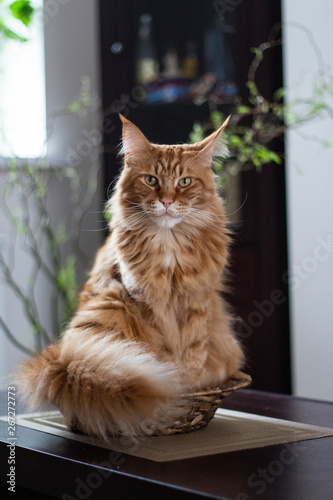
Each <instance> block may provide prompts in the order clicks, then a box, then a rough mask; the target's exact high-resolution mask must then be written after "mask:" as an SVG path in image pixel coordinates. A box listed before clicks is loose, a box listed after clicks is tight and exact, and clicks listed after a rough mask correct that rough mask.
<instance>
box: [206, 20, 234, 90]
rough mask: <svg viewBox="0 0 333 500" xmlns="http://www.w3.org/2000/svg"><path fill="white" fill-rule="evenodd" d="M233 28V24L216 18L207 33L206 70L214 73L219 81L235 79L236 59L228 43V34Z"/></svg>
mask: <svg viewBox="0 0 333 500" xmlns="http://www.w3.org/2000/svg"><path fill="white" fill-rule="evenodd" d="M232 30H233V27H232V26H229V25H226V24H222V23H221V21H220V20H219V19H218V18H216V19H214V21H213V23H212V24H211V26H210V28H209V29H208V30H207V31H206V33H205V40H204V59H205V70H206V72H207V73H214V74H215V76H216V79H217V80H219V81H224V82H225V81H233V80H234V78H235V70H234V61H233V58H232V54H231V50H230V46H229V43H228V35H229V33H232V32H233V31H232Z"/></svg>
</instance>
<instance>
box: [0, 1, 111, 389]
mask: <svg viewBox="0 0 333 500" xmlns="http://www.w3.org/2000/svg"><path fill="white" fill-rule="evenodd" d="M44 19H45V77H46V115H47V119H48V143H47V148H48V158H49V160H50V163H51V164H52V165H61V166H62V167H64V166H66V165H67V166H74V165H75V166H76V168H78V169H80V171H81V172H82V174H83V176H84V178H87V173H88V172H89V170H90V169H91V165H92V164H93V162H95V161H96V151H98V150H99V147H98V144H96V142H97V143H98V139H99V136H98V128H99V127H100V119H101V116H100V115H101V113H100V109H99V108H98V106H97V104H98V101H99V98H100V67H99V61H100V56H99V54H100V48H99V22H98V2H95V1H92V0H61V1H60V0H59V1H57V0H54V1H52V2H49V1H45V2H44ZM82 77H88V80H89V81H90V84H91V92H92V94H93V96H94V97H95V104H96V106H95V107H93V109H90V110H89V111H88V112H87V113H84V114H79V115H73V116H61V117H58V118H56V120H55V121H54V120H53V117H54V115H55V114H58V112H59V111H61V110H63V109H64V108H66V106H69V105H70V104H71V103H72V102H73V100H74V99H75V98H77V97H78V95H79V92H80V85H81V83H80V81H81V79H82ZM27 78H30V79H33V75H32V74H31V75H27ZM22 112H24V109H23V110H22ZM51 124H52V125H53V126H52V129H51ZM4 179H5V172H1V171H0V184H1V182H2V181H3V180H4ZM99 180H101V179H99ZM49 208H50V209H51V211H52V213H54V217H55V218H56V220H57V221H66V222H67V224H68V226H69V229H70V228H71V224H72V218H71V217H72V212H73V208H72V205H71V204H70V200H69V190H68V185H67V186H66V182H62V183H59V182H58V180H57V178H56V176H51V179H50V183H49ZM101 210H102V194H101V185H100V184H99V186H98V187H97V192H96V195H95V199H94V202H93V205H92V206H91V207H90V208H89V209H88V212H87V214H86V216H85V217H84V220H83V227H82V232H81V236H80V244H81V247H82V248H83V250H84V251H85V252H86V253H87V254H88V256H90V260H91V261H92V259H93V257H94V254H95V251H96V249H97V248H98V246H99V245H100V242H101V237H102V232H98V231H96V230H97V229H99V228H101V226H102V224H101V221H102V214H101ZM98 212H99V213H98ZM10 231H11V230H10V227H9V226H8V224H6V223H5V221H4V220H3V218H1V219H0V235H1V236H2V246H4V245H5V247H6V248H5V249H4V251H5V252H6V253H7V255H11V248H12V247H11V245H12V242H11V239H10ZM16 251H17V256H16V266H15V267H16V268H17V269H18V271H17V276H18V279H19V280H22V283H24V282H25V281H26V279H27V275H28V272H27V270H28V268H29V266H30V265H31V262H30V261H31V259H30V260H29V258H27V256H26V254H25V253H24V251H23V250H22V249H21V248H20V246H18V245H16ZM22 270H23V271H22ZM21 271H22V272H21ZM47 286H48V285H47V282H46V281H45V280H42V279H41V280H40V284H38V287H37V288H38V297H37V301H38V303H39V306H40V313H41V315H42V317H43V324H44V326H45V328H46V329H47V328H48V322H49V318H47V317H46V315H45V318H44V310H46V302H47V301H48V300H49V291H48V290H47ZM0 312H1V313H2V314H3V316H4V319H5V320H6V322H7V323H8V325H9V326H10V327H11V329H12V330H13V331H14V332H15V335H16V336H17V337H18V338H19V340H20V341H22V342H24V343H25V345H26V346H29V347H31V346H33V335H32V334H31V332H30V327H29V325H27V323H26V321H25V319H24V317H23V314H22V310H21V308H20V306H19V304H18V303H17V301H16V300H15V297H13V296H12V294H11V293H10V291H8V289H7V288H6V287H4V286H3V287H2V289H1V290H0ZM0 353H1V354H0V361H1V363H0V385H6V383H4V380H3V377H4V376H7V375H8V374H9V373H11V372H14V371H15V365H16V364H17V363H18V361H19V359H20V358H21V357H22V354H21V353H20V351H18V350H17V349H16V348H14V347H13V346H12V344H11V343H10V342H9V341H8V340H7V339H6V338H4V335H3V333H2V332H0Z"/></svg>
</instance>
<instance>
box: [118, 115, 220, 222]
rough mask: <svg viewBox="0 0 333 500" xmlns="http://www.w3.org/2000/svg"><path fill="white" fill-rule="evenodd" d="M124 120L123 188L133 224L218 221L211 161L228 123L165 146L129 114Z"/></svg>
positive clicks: (123, 199)
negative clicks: (191, 140) (201, 137)
mask: <svg viewBox="0 0 333 500" xmlns="http://www.w3.org/2000/svg"><path fill="white" fill-rule="evenodd" d="M123 124H124V130H123V148H124V152H125V168H124V170H123V172H122V175H121V180H120V185H119V188H120V189H121V198H120V199H121V204H122V212H123V216H124V217H125V218H126V219H127V220H126V222H127V223H128V225H130V226H140V225H149V226H152V225H155V226H156V229H158V228H170V229H171V228H173V227H175V226H176V225H178V224H180V223H181V222H182V221H186V224H190V225H194V226H200V225H205V224H206V225H207V223H208V222H213V220H214V202H216V201H217V200H219V198H218V196H217V193H216V189H215V183H214V174H213V171H212V169H211V163H212V157H213V155H214V147H215V149H216V147H217V145H218V146H219V144H218V140H219V137H220V133H221V132H222V129H221V130H220V131H218V132H219V133H218V134H217V133H214V134H213V135H212V137H211V139H210V140H207V139H206V140H205V141H203V142H202V143H198V144H196V145H187V144H184V145H176V146H165V145H162V146H160V145H153V144H150V143H149V142H148V141H147V139H146V138H145V137H144V136H143V134H142V133H141V132H140V130H139V129H138V128H137V127H136V126H135V125H133V124H132V123H131V122H129V121H128V120H125V119H123ZM208 139H209V138H208ZM219 153H220V152H219Z"/></svg>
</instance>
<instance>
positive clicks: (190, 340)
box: [19, 116, 243, 438]
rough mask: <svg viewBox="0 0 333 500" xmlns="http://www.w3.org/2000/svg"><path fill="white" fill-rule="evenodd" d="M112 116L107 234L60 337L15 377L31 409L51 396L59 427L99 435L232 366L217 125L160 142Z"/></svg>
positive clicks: (141, 428)
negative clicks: (119, 133) (119, 136)
mask: <svg viewBox="0 0 333 500" xmlns="http://www.w3.org/2000/svg"><path fill="white" fill-rule="evenodd" d="M120 118H121V120H122V123H123V153H124V156H125V160H124V167H123V169H122V172H121V175H120V177H119V179H118V182H117V184H116V187H115V190H114V194H113V196H112V198H111V202H110V210H111V213H112V220H111V225H110V227H111V234H110V236H109V237H108V239H107V241H106V243H105V245H104V246H103V248H102V249H101V250H100V251H99V252H98V255H97V258H96V262H95V264H94V266H93V269H92V271H91V274H90V278H89V279H88V281H87V283H86V285H85V287H84V289H83V291H82V293H81V296H80V304H79V308H78V311H77V313H76V314H75V316H74V317H73V319H72V321H71V323H70V325H69V327H68V329H67V331H66V332H65V333H64V335H63V336H62V338H61V340H60V342H59V343H58V344H55V345H51V346H49V347H48V348H47V349H46V350H45V351H44V352H42V353H41V354H39V355H37V356H36V357H35V358H34V359H32V360H28V361H26V362H25V363H24V364H23V366H22V369H21V372H20V376H19V377H20V386H21V393H22V394H23V396H24V397H25V398H26V399H27V401H28V403H29V406H30V408H31V407H35V406H40V405H41V404H43V403H52V404H54V405H56V406H58V407H59V409H60V410H61V412H62V413H63V415H64V418H65V421H66V423H67V425H68V426H69V427H72V428H73V427H75V428H78V429H80V430H81V431H82V432H84V433H86V434H92V435H98V436H103V437H104V438H105V437H106V436H107V435H109V434H114V433H117V432H119V431H121V432H122V433H123V434H124V435H131V434H139V435H140V434H144V433H145V432H146V429H145V420H147V419H148V418H149V417H151V416H154V418H155V419H157V420H159V419H160V421H157V422H156V425H157V426H158V425H165V426H167V425H168V419H173V418H175V415H179V414H181V412H182V408H181V404H180V401H181V395H182V394H184V393H186V392H189V391H191V390H193V389H197V388H203V387H208V386H211V387H213V386H216V385H218V384H221V383H223V382H224V381H226V380H227V379H228V378H229V377H230V376H231V375H232V374H233V373H235V372H236V371H238V369H239V368H240V367H241V365H242V363H243V353H242V350H241V347H240V345H239V343H238V341H237V340H236V338H235V336H234V334H233V331H232V317H231V316H230V314H229V312H228V308H227V307H226V305H225V302H224V300H223V298H222V296H221V291H223V284H222V278H221V277H222V272H223V270H224V268H225V266H226V265H227V260H228V247H229V243H230V236H229V234H228V229H227V226H226V224H227V220H226V215H225V210H224V205H223V201H222V199H221V198H220V197H219V196H218V194H217V190H216V187H215V182H214V174H213V171H212V169H211V167H212V161H213V159H214V157H215V156H221V155H223V154H224V153H225V149H226V148H225V146H224V145H223V141H222V139H221V135H222V131H223V129H224V127H225V126H226V124H227V122H225V123H224V124H223V125H222V127H221V128H220V129H219V130H217V131H216V132H214V133H213V134H212V135H210V136H209V137H208V138H206V139H205V140H203V141H202V142H199V143H196V144H192V145H189V144H182V145H174V146H168V145H156V144H151V143H149V142H148V140H147V139H146V138H145V136H144V135H143V134H142V132H141V131H140V130H139V129H138V128H137V127H136V126H135V125H134V124H133V123H131V122H130V121H129V120H127V119H126V118H124V117H122V116H120ZM161 408H163V412H158V410H159V409H161ZM162 413H163V418H162V416H161V415H162ZM158 415H159V416H158Z"/></svg>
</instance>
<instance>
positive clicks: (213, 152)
mask: <svg viewBox="0 0 333 500" xmlns="http://www.w3.org/2000/svg"><path fill="white" fill-rule="evenodd" d="M229 120H230V116H228V118H227V119H226V120H225V121H224V122H223V124H222V125H221V127H220V128H219V129H218V130H216V131H215V132H213V133H212V134H211V135H209V136H208V137H206V139H204V140H203V141H201V142H197V143H196V144H194V145H193V149H194V150H195V151H198V155H197V159H198V160H199V161H200V163H201V164H202V165H203V166H208V167H211V165H212V162H213V160H214V158H216V157H218V156H220V157H222V158H226V157H227V156H229V151H228V148H227V146H226V144H225V141H224V139H223V130H224V129H225V127H226V126H227V125H228V123H229Z"/></svg>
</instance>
